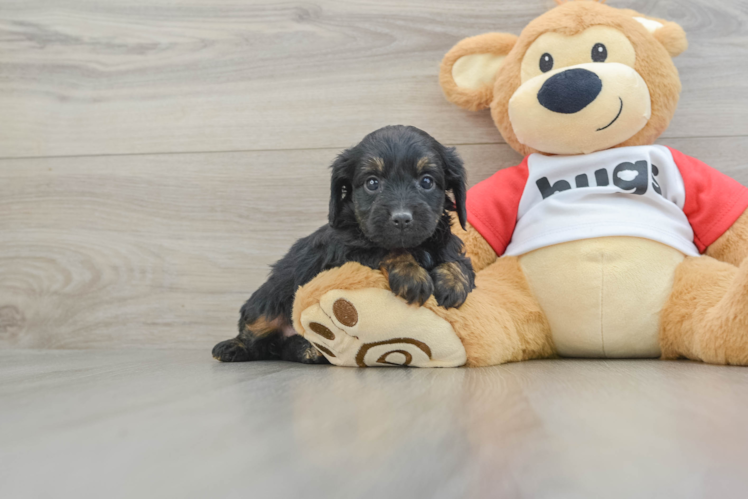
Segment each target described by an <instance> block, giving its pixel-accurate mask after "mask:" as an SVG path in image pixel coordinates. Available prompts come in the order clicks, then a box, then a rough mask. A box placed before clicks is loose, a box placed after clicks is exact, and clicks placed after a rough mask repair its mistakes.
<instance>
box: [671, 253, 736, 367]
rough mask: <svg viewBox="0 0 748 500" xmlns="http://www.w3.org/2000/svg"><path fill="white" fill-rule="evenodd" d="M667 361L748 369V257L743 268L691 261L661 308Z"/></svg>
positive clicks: (681, 269) (706, 260)
mask: <svg viewBox="0 0 748 500" xmlns="http://www.w3.org/2000/svg"><path fill="white" fill-rule="evenodd" d="M660 346H661V349H662V357H663V358H664V359H675V358H679V357H686V358H689V359H695V360H701V361H705V362H707V363H714V364H729V365H748V259H745V260H743V262H742V264H741V265H740V266H739V267H735V266H733V265H731V264H728V263H725V262H720V261H718V260H716V259H713V258H711V257H706V256H704V257H687V258H686V259H685V260H684V261H683V262H682V263H681V264H680V265H679V266H678V268H677V269H676V271H675V280H674V283H673V291H672V293H671V295H670V297H669V298H668V301H667V303H666V304H665V307H664V308H663V310H662V316H661V326H660Z"/></svg>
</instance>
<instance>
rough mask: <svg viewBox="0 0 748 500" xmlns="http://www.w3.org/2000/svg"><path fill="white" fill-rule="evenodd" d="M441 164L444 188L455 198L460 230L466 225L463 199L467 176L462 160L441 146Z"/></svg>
mask: <svg viewBox="0 0 748 500" xmlns="http://www.w3.org/2000/svg"><path fill="white" fill-rule="evenodd" d="M440 147H441V156H442V164H443V165H444V178H445V179H446V183H447V186H446V188H447V189H449V190H451V191H452V195H453V196H454V198H455V211H456V212H457V218H458V219H460V225H461V226H462V229H465V225H466V224H467V209H466V208H465V198H466V195H467V175H466V173H465V167H464V166H463V164H462V159H460V156H459V155H458V154H457V150H456V149H455V148H447V147H444V146H441V145H440Z"/></svg>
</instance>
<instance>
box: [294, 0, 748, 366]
mask: <svg viewBox="0 0 748 500" xmlns="http://www.w3.org/2000/svg"><path fill="white" fill-rule="evenodd" d="M557 3H559V5H558V6H557V7H555V8H553V9H551V10H549V11H548V12H546V13H545V14H543V15H541V16H540V17H538V18H536V19H534V20H533V21H532V22H530V23H529V24H528V25H527V26H526V27H525V28H524V29H523V30H522V33H521V34H520V35H519V36H514V35H511V34H506V33H487V34H483V35H478V36H474V37H470V38H466V39H464V40H462V41H460V42H459V43H457V45H455V46H454V47H453V48H452V49H451V50H450V51H449V52H448V53H447V54H446V55H445V57H444V59H443V61H442V63H441V70H440V75H439V82H440V84H441V87H442V90H443V91H444V94H445V96H446V97H447V99H448V100H449V101H450V102H452V103H454V104H456V105H458V106H460V107H462V108H464V109H467V110H470V111H479V110H483V109H485V108H490V111H491V116H492V118H493V121H494V123H495V125H496V127H497V128H498V130H499V132H500V133H501V135H502V137H503V138H504V140H505V141H506V143H507V144H508V145H510V146H511V147H512V148H513V149H514V150H516V151H518V152H519V153H521V154H522V155H524V156H525V157H524V159H523V160H522V162H521V163H520V164H519V165H517V166H515V167H511V168H506V169H503V170H500V171H498V172H497V173H495V174H494V175H493V176H491V177H490V178H488V179H486V180H484V181H482V182H480V183H478V184H477V185H475V186H474V187H473V188H471V189H470V191H469V192H468V195H467V212H468V224H467V226H466V229H463V228H461V227H460V225H459V224H458V223H456V222H455V224H454V227H453V229H454V231H455V233H456V234H458V235H459V236H460V237H461V238H462V240H463V242H464V245H465V251H466V254H467V255H468V256H469V257H470V258H471V260H472V263H473V267H474V269H475V270H476V273H477V274H476V281H475V284H476V287H475V290H474V291H473V292H472V293H470V295H469V296H468V299H467V301H466V302H465V303H464V304H463V305H462V306H461V307H459V308H452V309H445V308H442V307H439V306H438V305H437V304H436V302H435V300H434V299H433V297H432V298H430V299H429V300H428V301H427V302H426V303H425V304H424V305H423V306H421V307H418V306H415V305H408V304H406V303H405V302H404V301H403V300H402V299H400V298H398V297H396V296H395V295H394V294H392V293H391V292H390V291H389V290H388V287H387V280H386V279H385V277H384V275H383V274H382V273H381V272H379V271H375V270H371V269H369V268H364V267H363V266H361V265H358V264H355V263H348V264H346V265H344V266H342V267H340V268H336V269H332V270H328V271H326V272H323V273H321V274H320V275H318V276H317V277H316V278H315V279H314V280H312V281H311V282H309V283H308V284H307V285H305V286H303V287H301V288H300V289H299V290H298V291H297V294H296V297H295V303H294V312H293V319H294V327H295V329H296V331H297V332H299V333H301V334H302V335H304V336H305V337H306V338H307V339H309V340H310V341H311V342H312V343H313V344H314V345H316V346H317V347H318V348H319V349H320V352H322V353H323V354H324V355H325V356H326V357H327V359H328V360H329V361H330V362H331V363H332V364H335V365H340V366H360V367H363V366H402V365H406V366H432V367H435V366H440V367H454V366H462V365H467V366H487V365H495V364H500V363H506V362H512V361H520V360H527V359H534V358H548V357H557V356H562V357H591V358H662V359H677V358H687V359H692V360H700V361H704V362H707V363H714V364H732V365H746V364H748V259H745V257H746V255H748V215H746V208H748V189H747V188H745V187H744V186H742V185H740V184H739V183H738V182H736V181H735V180H733V179H731V178H729V177H727V176H725V175H723V174H721V173H720V172H718V171H717V170H715V169H713V168H711V167H709V166H707V165H706V164H704V163H702V162H700V161H699V160H697V159H695V158H691V157H689V156H687V155H685V154H683V153H681V152H679V151H677V150H675V149H672V148H668V147H666V146H662V145H655V144H654V142H655V140H656V139H657V138H658V137H659V136H660V135H661V134H662V133H663V132H664V130H665V129H666V128H667V126H668V124H669V122H670V120H671V119H672V117H673V114H674V112H675V108H676V105H677V102H678V98H679V93H680V89H681V84H680V80H679V77H678V72H677V70H676V68H675V66H674V64H673V62H672V58H673V57H675V56H677V55H678V54H680V53H681V52H682V51H684V50H685V49H686V48H687V41H686V35H685V33H684V31H683V29H682V28H681V27H680V26H679V25H677V24H676V23H673V22H669V21H666V20H663V19H655V18H652V17H649V16H646V15H643V14H640V13H638V12H635V11H632V10H624V9H617V8H613V7H610V6H608V5H604V4H603V3H600V2H596V1H591V0H586V1H585V0H575V1H567V2H562V1H560V0H558V1H557ZM320 332H322V334H320Z"/></svg>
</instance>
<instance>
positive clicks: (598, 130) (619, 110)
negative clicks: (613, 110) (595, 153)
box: [595, 97, 623, 132]
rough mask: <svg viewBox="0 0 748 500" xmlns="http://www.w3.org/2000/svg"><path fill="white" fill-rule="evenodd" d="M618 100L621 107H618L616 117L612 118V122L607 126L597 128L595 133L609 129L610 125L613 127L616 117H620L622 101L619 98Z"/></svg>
mask: <svg viewBox="0 0 748 500" xmlns="http://www.w3.org/2000/svg"><path fill="white" fill-rule="evenodd" d="M618 100H619V101H621V107H620V108H618V114H617V115H616V117H615V118H613V121H612V122H610V123H608V124H607V125H606V126H604V127H601V128H599V129H597V130H596V131H595V132H600V131H601V130H605V129H606V128H608V127H610V126H611V125H613V124H614V123H615V122H616V120H617V119H618V117H619V116H621V111H623V99H621V98H620V97H619V98H618Z"/></svg>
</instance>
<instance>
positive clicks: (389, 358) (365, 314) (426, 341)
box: [301, 288, 467, 367]
mask: <svg viewBox="0 0 748 500" xmlns="http://www.w3.org/2000/svg"><path fill="white" fill-rule="evenodd" d="M301 324H302V326H303V328H304V337H306V338H307V340H309V341H310V342H311V343H312V345H314V346H315V347H316V348H317V349H318V350H319V351H320V352H321V353H322V354H323V355H324V356H325V357H326V358H327V359H328V361H330V363H332V364H334V365H338V366H359V367H364V366H418V367H453V366H462V365H464V364H465V361H466V360H467V357H466V354H465V348H464V347H463V346H462V343H461V342H460V339H459V338H458V337H457V335H456V334H455V332H454V330H453V329H452V326H451V325H450V324H449V323H448V322H447V321H446V320H444V319H442V318H440V317H439V316H437V315H436V314H434V313H433V312H432V311H430V310H429V309H426V308H423V307H417V306H412V305H408V304H407V303H406V302H405V301H403V300H402V299H399V298H397V297H396V296H395V295H394V294H393V293H392V292H390V291H388V290H382V289H376V288H365V289H361V290H332V291H329V292H327V293H325V294H324V295H323V296H322V298H321V300H320V302H319V303H318V304H314V305H312V306H310V307H308V308H307V309H305V310H304V311H303V312H302V313H301Z"/></svg>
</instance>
